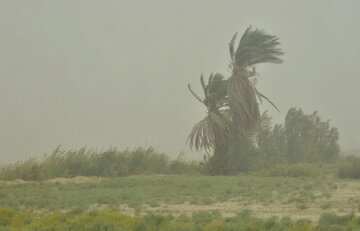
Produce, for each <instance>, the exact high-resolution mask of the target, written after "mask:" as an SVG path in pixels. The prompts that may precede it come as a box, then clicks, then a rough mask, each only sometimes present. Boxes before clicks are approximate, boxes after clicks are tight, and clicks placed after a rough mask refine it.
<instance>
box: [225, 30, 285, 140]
mask: <svg viewBox="0 0 360 231" xmlns="http://www.w3.org/2000/svg"><path fill="white" fill-rule="evenodd" d="M236 36H237V34H235V35H234V36H233V38H232V39H231V42H230V44H229V50H230V57H231V61H232V63H231V66H232V75H231V77H230V78H229V81H228V95H229V106H230V114H231V117H232V120H233V122H234V125H235V126H236V127H237V130H238V131H240V132H241V133H245V134H246V133H248V132H251V131H253V130H254V129H255V127H256V125H257V124H258V123H259V121H260V111H259V106H258V101H257V98H258V99H259V100H260V101H261V98H264V99H266V100H268V101H269V102H270V103H271V104H272V105H273V106H274V107H275V108H276V106H275V105H274V104H273V103H272V102H271V101H270V100H269V99H268V98H267V97H266V96H264V95H263V94H261V93H260V92H259V91H258V90H257V89H256V87H255V83H256V82H255V81H256V80H255V79H253V78H251V77H254V76H256V75H257V73H256V71H255V65H256V64H260V63H281V62H282V60H281V59H280V56H281V55H282V54H283V52H282V51H281V50H280V49H279V48H278V45H279V44H280V43H279V41H278V40H279V39H278V38H277V37H276V36H273V35H268V34H266V33H265V32H264V31H262V30H258V29H255V30H252V29H251V27H249V28H247V30H246V31H245V33H244V34H243V36H242V37H241V39H240V42H239V46H238V47H237V49H236V51H235V40H236ZM276 109H277V108H276Z"/></svg>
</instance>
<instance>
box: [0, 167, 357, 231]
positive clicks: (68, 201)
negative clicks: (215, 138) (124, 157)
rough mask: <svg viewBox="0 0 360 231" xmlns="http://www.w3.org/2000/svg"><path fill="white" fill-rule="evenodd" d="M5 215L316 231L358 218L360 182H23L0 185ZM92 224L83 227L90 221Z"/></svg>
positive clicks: (258, 178) (157, 178)
mask: <svg viewBox="0 0 360 231" xmlns="http://www.w3.org/2000/svg"><path fill="white" fill-rule="evenodd" d="M0 207H1V208H8V209H11V211H12V212H14V213H20V214H21V213H24V214H26V213H28V214H35V215H36V214H37V215H38V216H40V217H41V218H42V219H50V217H51V214H54V213H55V214H57V213H60V214H72V215H73V216H75V215H76V216H85V217H86V216H89V215H86V214H89V213H94V212H96V211H103V212H106V211H108V210H111V212H110V213H111V214H113V215H112V216H115V215H114V214H118V215H119V216H120V214H123V216H129V219H130V217H132V218H131V219H135V218H134V217H133V216H136V217H144V216H145V217H146V216H148V215H149V214H153V215H158V216H163V217H169V216H171V217H173V219H175V218H176V219H180V218H185V217H186V218H189V219H190V218H192V219H193V218H194V217H195V218H194V219H196V217H203V218H204V219H209V218H211V219H210V220H213V221H215V220H217V219H220V218H221V219H233V220H232V221H234V219H239V214H244V213H247V214H251V216H252V217H256V218H259V219H270V218H276V219H277V220H278V221H279V222H280V221H281V219H287V218H290V219H291V220H293V221H299V220H300V221H304V220H305V221H309V222H312V223H313V224H317V223H318V221H319V219H320V216H321V214H326V213H331V214H336V215H349V214H353V215H355V216H357V215H359V210H360V182H358V181H356V180H344V179H339V178H337V177H335V176H333V175H328V174H327V175H326V174H323V175H318V176H315V177H267V176H262V175H261V174H257V175H240V176H174V175H154V176H129V177H119V178H98V177H75V178H70V179H66V178H57V179H52V180H47V181H40V182H29V181H21V180H16V181H7V182H6V181H3V182H1V183H0ZM15 211H16V212H15ZM35 215H34V216H35ZM20 216H21V215H20ZM49 216H50V217H49ZM59 216H60V215H59ZM116 216H117V215H116ZM85 217H83V218H81V219H88V218H85ZM215 217H216V218H217V219H215ZM33 219H34V220H36V219H40V218H36V216H35V217H34V218H33ZM51 219H52V218H51ZM59 219H60V218H59ZM62 219H65V218H62ZM66 219H70V218H69V217H67V218H66ZM79 219H80V218H79ZM139 219H140V218H139ZM40 220H41V219H40ZM265 221H266V220H264V222H265ZM37 222H40V221H37ZM188 222H190V220H189V221H188ZM191 222H192V221H191ZM191 222H190V223H191ZM3 223H4V222H3ZM5 223H6V222H5ZM5 223H4V224H5ZM1 225H2V223H1V222H0V227H1ZM4 227H5V226H4ZM0 230H3V229H0ZM4 230H8V229H4ZM10 230H11V229H10ZM14 230H17V229H14ZM41 230H47V229H41ZM85 230H86V229H85ZM99 230H102V229H99ZM103 230H106V229H103ZM109 230H112V229H109ZM114 230H117V229H114ZM119 230H121V229H119ZM164 230H166V229H164ZM187 230H191V229H187ZM220 230H222V229H220ZM275 230H276V229H275Z"/></svg>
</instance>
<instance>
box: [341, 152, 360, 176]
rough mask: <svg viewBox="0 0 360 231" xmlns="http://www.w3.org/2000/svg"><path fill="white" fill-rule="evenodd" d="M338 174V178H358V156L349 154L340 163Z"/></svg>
mask: <svg viewBox="0 0 360 231" xmlns="http://www.w3.org/2000/svg"><path fill="white" fill-rule="evenodd" d="M338 176H339V177H340V178H354V179H360V158H359V157H355V156H350V157H347V158H346V159H345V161H343V162H342V163H341V164H340V167H339V173H338Z"/></svg>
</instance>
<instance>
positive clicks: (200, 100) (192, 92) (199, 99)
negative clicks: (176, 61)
mask: <svg viewBox="0 0 360 231" xmlns="http://www.w3.org/2000/svg"><path fill="white" fill-rule="evenodd" d="M188 89H189V91H190V93H191V94H192V95H193V96H194V97H195V99H197V100H198V101H199V102H200V103H204V100H203V99H201V98H200V96H198V95H197V94H196V93H195V92H194V91H193V89H192V88H191V85H190V83H189V84H188Z"/></svg>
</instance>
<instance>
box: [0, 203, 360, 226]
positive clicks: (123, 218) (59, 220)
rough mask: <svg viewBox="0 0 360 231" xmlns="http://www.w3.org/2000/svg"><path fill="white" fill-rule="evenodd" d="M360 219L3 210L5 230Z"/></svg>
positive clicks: (0, 221) (347, 222)
mask: <svg viewBox="0 0 360 231" xmlns="http://www.w3.org/2000/svg"><path fill="white" fill-rule="evenodd" d="M359 228H360V218H357V217H355V216H354V215H351V214H350V215H345V216H337V215H334V214H323V215H322V216H321V218H320V220H319V224H318V225H314V224H312V223H311V222H310V221H308V220H299V221H292V220H291V219H289V218H283V219H281V220H278V219H276V218H269V219H259V218H256V217H253V216H251V214H250V213H248V212H242V213H239V214H237V215H236V216H234V217H231V218H221V217H219V216H218V215H216V213H215V214H214V213H206V212H201V213H197V214H194V215H193V216H191V217H186V216H181V217H177V218H175V217H173V216H159V215H152V214H149V215H146V216H143V217H139V216H135V217H134V216H129V215H125V214H121V213H118V212H116V211H112V210H103V211H96V212H87V213H79V214H73V213H71V212H68V213H63V212H53V213H50V214H47V215H45V216H44V215H37V214H34V213H30V212H17V211H15V210H12V209H7V208H3V209H0V230H1V231H13V230H14V231H15V230H17V231H34V230H42V231H50V230H51V231H72V230H77V231H104V230H107V231H152V230H164V231H165V230H166V231H187V230H199V231H213V230H218V231H263V230H264V231H265V230H276V231H282V230H284V231H285V230H286V231H336V230H349V231H351V230H354V231H355V230H359Z"/></svg>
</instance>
